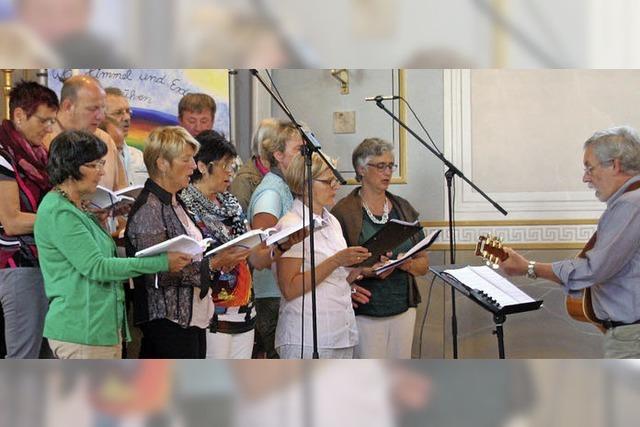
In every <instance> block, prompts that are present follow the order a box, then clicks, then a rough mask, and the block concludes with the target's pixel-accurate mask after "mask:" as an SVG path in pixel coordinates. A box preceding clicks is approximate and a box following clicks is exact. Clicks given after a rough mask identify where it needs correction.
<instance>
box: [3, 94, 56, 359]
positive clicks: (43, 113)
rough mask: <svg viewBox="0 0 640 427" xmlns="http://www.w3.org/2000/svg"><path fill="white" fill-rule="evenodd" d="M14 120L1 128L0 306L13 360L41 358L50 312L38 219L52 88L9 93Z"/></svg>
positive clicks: (52, 117) (51, 114) (50, 123)
mask: <svg viewBox="0 0 640 427" xmlns="http://www.w3.org/2000/svg"><path fill="white" fill-rule="evenodd" d="M9 97H10V103H9V112H10V117H11V120H4V121H3V122H2V125H1V126H0V304H1V305H2V310H3V312H4V321H5V333H6V336H5V339H6V345H7V358H37V357H38V356H39V354H40V349H41V344H42V329H43V326H44V317H45V314H46V312H47V298H46V296H45V293H44V284H43V282H42V275H41V273H40V268H39V267H38V251H37V249H36V247H35V242H34V239H33V223H34V221H35V219H36V215H35V213H36V210H37V209H38V205H39V204H40V201H41V200H42V197H44V195H45V194H46V193H47V192H48V191H49V189H50V184H49V176H48V175H47V170H46V166H47V151H46V150H45V148H44V147H43V145H42V141H43V139H44V137H45V136H46V135H47V134H49V133H50V132H51V130H52V126H53V124H54V123H55V119H56V112H57V111H58V98H57V96H56V94H55V93H54V92H53V91H52V90H51V89H49V88H47V87H45V86H42V85H40V84H38V83H35V82H21V83H19V84H18V85H17V86H16V87H14V88H13V89H12V90H11V93H10V94H9Z"/></svg>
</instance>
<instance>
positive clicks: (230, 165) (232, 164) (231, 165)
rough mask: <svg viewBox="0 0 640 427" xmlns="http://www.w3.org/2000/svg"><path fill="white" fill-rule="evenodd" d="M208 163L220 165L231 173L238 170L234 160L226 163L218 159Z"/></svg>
mask: <svg viewBox="0 0 640 427" xmlns="http://www.w3.org/2000/svg"><path fill="white" fill-rule="evenodd" d="M209 164H210V165H212V166H220V167H222V169H224V170H226V171H227V172H230V173H233V174H235V173H237V172H238V164H237V163H236V162H235V160H234V161H231V162H228V163H226V164H222V163H221V162H220V161H215V162H209Z"/></svg>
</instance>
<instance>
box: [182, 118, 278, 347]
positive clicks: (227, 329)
mask: <svg viewBox="0 0 640 427" xmlns="http://www.w3.org/2000/svg"><path fill="white" fill-rule="evenodd" d="M196 139H197V140H198V142H199V143H200V150H199V151H198V154H197V155H196V157H195V160H196V163H197V169H195V170H194V171H193V175H192V177H191V184H189V186H188V187H187V188H185V189H184V190H182V192H181V194H180V197H181V198H182V200H183V201H184V203H185V205H186V206H187V208H189V210H190V211H191V212H192V213H193V215H194V218H195V220H196V224H197V225H198V226H199V228H200V231H202V234H203V235H204V236H206V237H210V238H212V239H213V240H214V242H215V243H214V245H215V246H220V245H222V244H224V243H226V242H228V241H230V240H232V239H234V238H235V237H237V236H239V235H241V234H243V233H246V232H247V231H248V225H247V219H246V216H245V213H244V211H243V209H242V206H241V205H240V202H239V201H238V199H237V198H236V197H235V196H234V195H233V194H231V193H230V192H229V185H230V184H231V180H232V179H233V176H234V174H235V166H236V163H235V161H236V157H237V153H236V150H235V148H234V147H233V145H231V144H230V143H229V142H228V141H227V140H226V138H225V137H224V136H223V135H222V134H220V133H218V132H216V131H213V130H209V131H204V132H202V133H200V134H198V136H197V137H196ZM249 255H250V257H249V261H250V262H251V264H252V265H258V266H260V267H261V268H262V266H270V265H271V262H272V256H271V250H270V249H269V248H267V247H266V246H263V247H259V248H257V249H256V250H254V251H253V252H252V253H251V254H249V252H248V251H243V252H238V258H237V261H236V263H235V264H234V265H231V266H230V268H224V269H222V270H218V271H217V272H216V274H215V276H216V280H215V281H214V284H213V293H212V298H213V302H214V304H215V312H214V315H213V318H212V320H211V325H210V327H209V331H208V332H207V334H206V336H207V358H213V359H250V358H251V354H252V350H253V341H254V328H255V323H256V310H255V307H254V296H253V286H252V279H251V272H250V270H249V264H248V263H247V256H249Z"/></svg>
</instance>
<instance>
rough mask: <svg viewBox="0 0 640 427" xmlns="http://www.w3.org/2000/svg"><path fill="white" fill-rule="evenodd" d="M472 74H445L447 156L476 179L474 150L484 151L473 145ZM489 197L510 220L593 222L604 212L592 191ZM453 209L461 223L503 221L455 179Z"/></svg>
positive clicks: (556, 191)
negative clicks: (580, 220)
mask: <svg viewBox="0 0 640 427" xmlns="http://www.w3.org/2000/svg"><path fill="white" fill-rule="evenodd" d="M472 73H473V71H472V70H444V71H443V78H444V106H443V111H444V118H443V121H444V152H445V156H446V157H447V158H449V159H450V160H451V161H452V162H453V164H454V165H456V166H458V167H459V168H460V169H461V170H462V171H463V172H464V173H465V175H467V176H468V177H472V176H474V165H473V162H472V150H473V149H474V148H475V149H476V150H479V149H482V148H481V147H480V148H479V147H477V146H476V147H474V146H473V144H472V142H473V129H472V121H471V115H472V108H471V106H472V93H471V92H472V91H471V78H472ZM488 155H489V154H488ZM476 172H485V173H490V172H493V171H490V172H488V171H476ZM541 173H543V172H541ZM443 186H444V194H445V200H443V206H444V211H445V217H446V216H448V206H447V201H446V194H447V189H446V184H443ZM488 195H489V196H490V197H491V198H492V199H494V200H495V201H497V202H498V203H499V204H500V205H502V207H503V208H504V209H505V210H507V212H509V217H508V218H509V219H511V218H513V219H517V220H523V219H552V218H563V219H568V220H570V219H573V218H580V219H594V218H598V217H599V216H600V215H601V213H602V212H603V210H604V205H603V204H602V203H600V202H598V201H597V200H596V199H595V197H594V196H593V192H592V191H566V190H563V189H561V188H559V189H550V190H549V191H545V192H527V191H523V192H494V193H489V194H488ZM454 207H455V212H456V218H457V219H459V220H462V221H465V220H498V219H499V218H503V217H502V215H501V214H500V213H499V212H497V211H496V210H495V209H494V208H493V206H491V205H490V204H489V203H488V202H487V201H486V200H485V199H484V198H483V197H482V196H481V195H480V194H479V193H477V192H476V191H475V190H473V189H472V188H471V186H469V185H468V184H466V183H464V182H463V181H462V180H460V179H459V178H457V179H456V192H455V198H454Z"/></svg>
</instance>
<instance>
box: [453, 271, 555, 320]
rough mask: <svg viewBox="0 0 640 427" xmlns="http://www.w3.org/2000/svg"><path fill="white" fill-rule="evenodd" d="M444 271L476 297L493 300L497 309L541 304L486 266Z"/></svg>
mask: <svg viewBox="0 0 640 427" xmlns="http://www.w3.org/2000/svg"><path fill="white" fill-rule="evenodd" d="M444 273H445V274H446V275H448V276H451V277H454V278H455V279H456V280H457V281H458V282H460V283H462V284H463V285H464V286H465V287H467V288H469V289H470V290H472V291H473V292H472V295H473V296H475V297H476V298H478V297H479V296H480V298H483V297H482V296H483V295H486V300H488V301H491V302H493V305H495V306H496V308H497V309H502V308H505V307H510V306H519V305H525V306H528V305H530V304H537V306H538V307H539V306H540V305H541V304H542V302H541V301H536V300H534V299H533V298H531V297H530V296H529V295H527V294H525V293H524V292H523V291H521V290H520V289H519V288H518V287H517V286H516V285H514V284H513V283H511V282H510V281H509V280H507V279H505V278H504V277H502V276H501V275H499V274H498V273H496V271H495V270H493V269H492V268H490V267H487V266H482V267H464V268H458V269H455V270H444ZM536 308H537V307H536Z"/></svg>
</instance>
